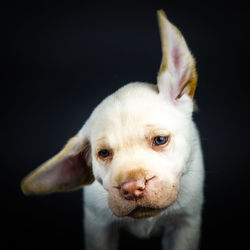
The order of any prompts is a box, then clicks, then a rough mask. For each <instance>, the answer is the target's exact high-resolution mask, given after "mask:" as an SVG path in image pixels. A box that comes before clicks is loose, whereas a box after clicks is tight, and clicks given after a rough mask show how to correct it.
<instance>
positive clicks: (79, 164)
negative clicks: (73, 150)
mask: <svg viewBox="0 0 250 250" xmlns="http://www.w3.org/2000/svg"><path fill="white" fill-rule="evenodd" d="M59 165H60V167H59V166H58V167H59V168H60V169H58V170H59V171H58V176H57V182H58V183H59V184H62V183H69V182H72V181H73V182H74V181H76V180H77V179H78V178H79V177H81V176H82V175H83V173H84V171H85V167H86V166H85V165H86V163H85V160H84V159H83V156H82V155H81V153H80V154H78V155H76V156H72V157H69V158H67V159H65V160H64V161H63V162H62V163H60V164H59Z"/></svg>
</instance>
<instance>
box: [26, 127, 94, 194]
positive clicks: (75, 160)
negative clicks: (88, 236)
mask: <svg viewBox="0 0 250 250" xmlns="http://www.w3.org/2000/svg"><path fill="white" fill-rule="evenodd" d="M84 133H85V132H84V130H80V132H79V133H78V134H77V135H76V136H74V137H72V138H71V139H70V140H69V141H68V143H67V144H66V145H65V147H64V148H63V149H62V150H61V151H60V152H59V153H58V154H57V155H55V156H54V157H52V158H51V159H50V160H48V161H46V162H45V163H44V164H42V165H41V166H40V167H38V168H37V169H35V170H34V171H33V172H31V173H30V174H29V175H28V176H26V177H25V178H24V179H23V181H22V183H21V188H22V190H23V192H24V194H27V195H29V194H49V193H53V192H62V191H71V190H75V189H78V188H80V187H82V186H83V185H88V184H91V183H92V182H93V181H94V177H93V174H92V170H91V160H90V158H89V157H90V145H89V142H88V139H87V138H86V136H85V134H84Z"/></svg>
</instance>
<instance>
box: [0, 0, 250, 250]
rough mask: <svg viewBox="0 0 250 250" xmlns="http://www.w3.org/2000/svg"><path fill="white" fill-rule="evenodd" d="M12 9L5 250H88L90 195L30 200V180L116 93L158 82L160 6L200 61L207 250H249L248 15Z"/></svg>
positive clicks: (5, 88) (126, 242) (206, 10)
mask: <svg viewBox="0 0 250 250" xmlns="http://www.w3.org/2000/svg"><path fill="white" fill-rule="evenodd" d="M19 2H20V1H19ZM1 8H2V11H1V12H2V14H1V17H2V21H1V24H2V29H1V34H2V39H1V40H2V42H3V47H2V53H3V56H2V57H1V58H2V62H1V64H2V65H1V68H2V70H3V74H2V76H3V77H4V80H3V81H1V95H2V97H1V104H2V105H1V107H2V122H1V126H2V130H1V138H2V139H1V142H2V143H1V185H2V188H1V191H2V194H1V208H3V209H4V212H3V213H2V214H1V215H2V218H1V229H2V230H3V231H2V233H1V236H3V237H2V238H3V241H2V240H1V249H22V248H25V249H27V250H28V249H52V248H53V249H61V248H68V249H82V241H83V236H82V198H81V191H76V192H73V193H66V194H54V195H50V196H44V197H24V196H23V194H22V193H21V190H20V188H19V183H20V181H21V179H22V178H23V177H24V176H25V175H26V174H27V173H28V172H30V171H31V170H32V169H34V168H35V167H36V166H38V165H39V164H40V163H42V162H43V161H45V160H47V159H48V158H49V157H51V156H52V155H54V154H55V153H57V152H58V151H59V150H60V148H61V147H62V146H63V145H64V144H65V142H66V141H67V139H68V138H69V137H71V136H72V135H74V133H75V132H76V131H77V130H78V129H79V128H80V127H81V126H82V124H83V122H84V121H85V120H86V119H87V118H88V116H89V114H90V112H91V111H92V109H93V108H94V107H95V106H96V105H97V104H98V103H99V102H100V101H101V100H102V99H103V98H104V97H106V96H107V95H108V94H110V93H112V92H113V91H114V90H116V89H118V88H119V87H120V86H122V85H124V84H125V83H128V82H130V81H148V82H153V83H154V82H156V74H157V71H158V68H159V65H160V60H161V51H160V40H159V33H158V27H157V20H156V10H157V9H160V8H162V9H164V10H165V11H166V13H167V15H168V17H169V19H170V20H171V21H172V22H173V23H175V24H176V25H177V27H178V28H179V29H180V30H181V31H182V32H183V34H184V36H185V38H186V40H187V42H188V44H189V47H190V48H191V50H192V52H193V54H194V55H195V57H196V59H197V65H198V72H199V85H198V89H197V92H196V101H197V103H198V106H199V112H198V113H197V114H195V115H194V119H195V120H196V122H197V125H198V127H199V129H200V133H201V139H202V146H203V150H204V158H205V164H206V173H207V174H206V185H205V195H206V202H205V206H204V216H203V227H202V242H201V245H202V248H201V249H202V250H206V249H209V250H211V249H222V247H225V248H227V249H228V248H229V247H231V246H235V249H243V248H244V243H245V242H247V231H246V230H247V229H246V228H245V225H246V224H247V217H248V213H249V207H248V206H247V203H248V201H249V193H248V191H249V190H247V189H248V187H249V174H250V171H249V163H248V161H247V160H248V159H249V154H248V152H249V142H248V139H249V120H248V119H247V117H248V113H249V112H248V109H249V100H248V96H249V90H248V85H249V64H248V60H249V59H248V54H249V53H248V50H249V26H248V25H249V13H248V9H247V6H243V5H242V4H241V3H240V2H239V1H236V2H235V1H234V3H230V1H228V2H227V4H225V5H219V1H217V2H215V3H212V2H211V1H210V2H209V3H205V2H204V1H200V3H199V4H192V3H190V1H186V2H185V3H183V2H180V1H175V2H174V1H167V0H166V1H162V2H159V1H151V2H144V3H139V2H136V1H134V2H133V3H129V2H125V3H122V2H119V1H117V2H116V3H108V2H104V1H103V2H101V3H97V2H92V1H91V2H90V1H89V2H82V3H79V2H78V3H74V2H73V1H68V3H66V2H64V3H62V1H61V3H55V2H53V1H50V2H48V3H47V2H46V1H33V3H16V2H13V1H12V2H11V1H9V2H8V3H7V4H5V5H4V6H2V7H1ZM121 241H122V244H123V249H125V248H127V247H129V249H132V248H133V247H138V246H140V247H141V248H147V247H148V248H153V249H157V247H156V246H159V240H158V239H155V240H153V241H150V242H148V241H146V242H141V241H137V240H135V239H134V238H132V237H131V236H129V235H126V234H123V236H122V238H121ZM3 244H5V246H6V247H5V248H3V247H2V246H3ZM155 244H156V245H155Z"/></svg>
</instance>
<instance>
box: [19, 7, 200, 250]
mask: <svg viewBox="0 0 250 250" xmlns="http://www.w3.org/2000/svg"><path fill="white" fill-rule="evenodd" d="M158 20H159V26H160V32H161V41H162V53H163V57H162V64H161V67H160V71H159V74H158V78H157V85H154V84H149V83H142V82H134V83H130V84H127V85H125V86H124V87H122V88H121V89H119V90H118V91H116V92H115V93H114V94H112V95H110V96H108V97H107V98H106V99H105V100H103V101H102V102H101V103H100V104H99V105H98V106H97V107H96V109H95V110H94V111H93V113H92V114H91V116H90V117H89V119H88V120H87V122H86V123H85V124H84V126H83V127H82V129H81V130H80V131H79V132H78V133H77V135H76V136H74V137H72V138H71V139H70V140H69V142H68V143H67V145H66V146H65V147H64V149H63V150H62V151H61V152H60V153H59V154H57V155H56V156H55V157H53V158H52V159H51V160H49V161H47V162H46V163H44V164H43V165H42V166H40V167H39V168H38V169H36V170H35V171H33V172H32V173H31V174H29V175H28V176H27V177H26V178H25V179H24V180H23V181H22V184H21V186H22V190H23V192H24V193H25V194H48V193H52V192H59V191H69V190H74V189H77V188H80V187H82V186H84V185H88V186H85V187H84V188H83V193H84V199H85V202H84V217H85V220H84V228H85V243H86V249H87V250H92V249H102V250H105V249H106V250H114V249H117V244H118V236H119V234H118V233H119V229H120V228H124V229H126V230H128V231H129V232H131V233H132V234H134V235H136V236H138V237H142V238H143V237H144V238H145V237H150V236H151V235H153V234H157V233H162V235H163V238H162V246H163V249H165V250H196V249H197V248H198V242H199V234H200V232H199V231H200V224H201V209H202V203H203V179H204V171H203V160H202V153H201V147H200V141H199V135H198V132H197V129H196V127H195V124H194V122H193V120H192V112H193V106H194V104H193V96H194V92H195V88H196V83H197V73H196V68H195V60H194V58H193V57H192V55H191V53H190V51H189V49H188V47H187V45H186V42H185V40H184V38H183V36H182V34H181V33H180V31H178V29H177V28H176V27H175V26H173V25H172V24H171V23H170V22H169V21H168V20H167V18H166V15H165V13H164V12H163V11H162V10H160V11H158ZM157 136H161V137H165V138H167V141H166V143H164V144H162V145H157V144H155V143H154V140H155V138H156V137H157ZM102 150H106V152H107V151H108V152H109V154H108V155H107V156H105V155H104V156H103V155H102V154H101V153H100V152H101V151H102ZM131 183H132V184H133V185H135V184H138V183H139V184H140V185H142V187H141V189H140V190H139V189H138V190H139V191H138V192H139V193H140V194H142V195H140V196H138V197H136V198H133V197H134V196H132V198H131V197H129V199H128V198H126V196H125V194H126V190H125V192H124V193H122V192H121V190H122V188H123V187H127V186H129V185H130V186H131V187H133V185H132V184H131ZM89 184H91V185H89ZM139 184H138V185H139ZM129 192H130V191H129ZM115 224H116V225H117V226H114V225H115Z"/></svg>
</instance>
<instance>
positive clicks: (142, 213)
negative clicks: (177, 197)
mask: <svg viewBox="0 0 250 250" xmlns="http://www.w3.org/2000/svg"><path fill="white" fill-rule="evenodd" d="M162 210H163V209H156V208H150V207H137V208H135V209H134V210H133V211H132V212H130V213H129V214H128V215H127V216H129V217H132V218H135V219H143V218H148V217H152V216H155V215H157V214H158V213H160V212H161V211H162Z"/></svg>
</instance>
